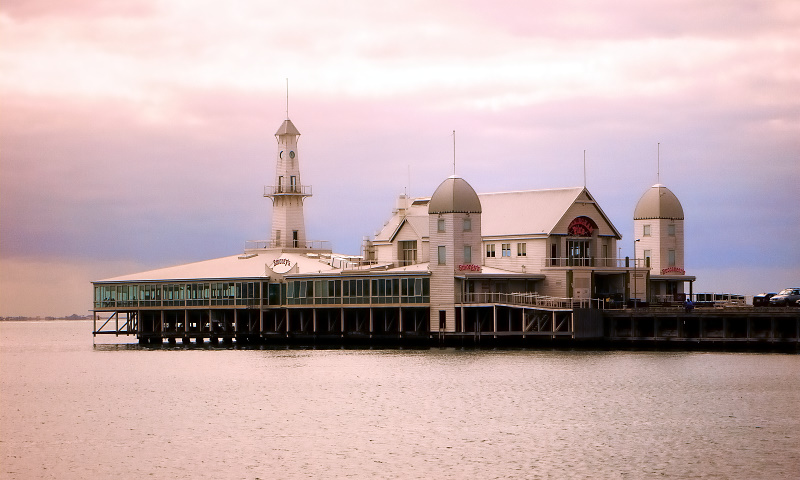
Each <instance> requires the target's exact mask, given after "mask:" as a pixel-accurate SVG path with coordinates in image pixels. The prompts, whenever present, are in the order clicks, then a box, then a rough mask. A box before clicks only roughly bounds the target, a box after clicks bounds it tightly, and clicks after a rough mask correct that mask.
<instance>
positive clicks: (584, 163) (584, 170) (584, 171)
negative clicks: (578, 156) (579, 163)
mask: <svg viewBox="0 0 800 480" xmlns="http://www.w3.org/2000/svg"><path fill="white" fill-rule="evenodd" d="M583 188H586V149H584V150H583Z"/></svg>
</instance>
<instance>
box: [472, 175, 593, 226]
mask: <svg viewBox="0 0 800 480" xmlns="http://www.w3.org/2000/svg"><path fill="white" fill-rule="evenodd" d="M583 190H584V189H583V187H574V188H555V189H547V190H525V191H518V192H498V193H482V194H480V195H478V196H479V197H480V199H481V205H482V206H483V215H481V233H482V234H483V235H484V236H495V235H497V236H507V235H531V234H533V235H536V234H549V233H550V232H552V231H553V229H554V228H555V226H556V224H557V223H558V221H559V220H561V218H562V217H563V216H564V214H565V213H566V212H567V210H568V209H569V207H570V206H572V204H573V203H574V202H575V200H576V199H577V198H578V195H580V194H581V192H583Z"/></svg>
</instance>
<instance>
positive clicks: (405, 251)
mask: <svg viewBox="0 0 800 480" xmlns="http://www.w3.org/2000/svg"><path fill="white" fill-rule="evenodd" d="M399 247H400V266H406V265H414V264H415V263H417V241H416V240H400V242H399Z"/></svg>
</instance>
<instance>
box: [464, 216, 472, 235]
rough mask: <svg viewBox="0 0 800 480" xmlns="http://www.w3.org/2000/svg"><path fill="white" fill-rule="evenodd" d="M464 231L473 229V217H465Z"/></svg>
mask: <svg viewBox="0 0 800 480" xmlns="http://www.w3.org/2000/svg"><path fill="white" fill-rule="evenodd" d="M464 231H465V232H471V231H472V219H471V218H465V219H464Z"/></svg>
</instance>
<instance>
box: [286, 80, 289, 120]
mask: <svg viewBox="0 0 800 480" xmlns="http://www.w3.org/2000/svg"><path fill="white" fill-rule="evenodd" d="M286 119H287V120H288V119H289V79H288V78H287V79H286Z"/></svg>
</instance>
